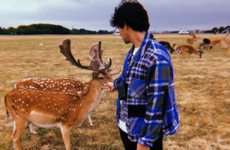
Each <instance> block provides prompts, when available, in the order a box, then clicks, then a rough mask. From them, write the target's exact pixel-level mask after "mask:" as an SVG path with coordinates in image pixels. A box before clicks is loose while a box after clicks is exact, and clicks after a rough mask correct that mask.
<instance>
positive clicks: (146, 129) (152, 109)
mask: <svg viewBox="0 0 230 150" xmlns="http://www.w3.org/2000/svg"><path fill="white" fill-rule="evenodd" d="M170 70H171V69H170V64H169V63H168V62H167V61H165V60H154V61H153V63H152V65H151V66H150V67H149V68H148V73H147V83H148V84H147V96H148V99H147V103H148V104H147V109H146V114H145V119H144V125H143V126H142V129H141V137H140V138H139V141H138V142H139V143H141V144H143V145H146V146H153V142H154V141H155V140H156V139H157V138H158V136H159V134H160V131H161V128H162V122H163V115H162V107H163V102H164V101H167V98H165V95H167V94H168V93H166V92H167V89H168V85H169V81H170Z"/></svg>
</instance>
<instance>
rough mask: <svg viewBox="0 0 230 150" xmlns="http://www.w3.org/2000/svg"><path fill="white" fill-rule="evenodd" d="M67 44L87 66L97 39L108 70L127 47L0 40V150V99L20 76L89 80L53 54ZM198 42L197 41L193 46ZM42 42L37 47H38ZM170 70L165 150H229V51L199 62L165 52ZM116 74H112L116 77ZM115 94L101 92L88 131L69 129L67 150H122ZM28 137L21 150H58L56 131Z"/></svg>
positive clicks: (0, 116)
mask: <svg viewBox="0 0 230 150" xmlns="http://www.w3.org/2000/svg"><path fill="white" fill-rule="evenodd" d="M197 36H198V37H201V39H202V38H211V39H221V38H222V37H223V36H224V35H212V34H198V35H197ZM189 37H190V36H189V35H168V34H164V35H160V34H159V35H155V38H156V39H157V40H158V41H161V40H165V41H169V42H170V43H176V46H179V45H181V44H186V39H187V38H189ZM65 38H70V39H71V40H72V52H73V55H74V56H75V57H76V58H80V59H81V63H82V64H85V65H88V64H89V61H88V60H87V59H86V57H87V56H88V50H89V48H90V47H91V45H92V44H93V43H97V42H98V41H99V40H100V41H102V48H103V49H104V50H105V51H104V53H103V59H104V60H107V58H111V59H112V62H113V64H112V67H111V68H114V69H115V68H116V65H118V66H120V67H122V64H123V61H124V57H125V54H126V53H127V51H128V50H129V48H130V47H131V45H125V44H124V43H123V41H122V39H121V37H120V36H112V35H93V36H87V35H85V36H82V35H81V36H78V35H44V36H0V149H7V150H11V149H13V147H12V140H11V133H12V120H11V118H10V119H9V120H7V118H6V112H5V106H4V102H3V97H4V95H5V94H6V93H7V92H9V91H10V90H11V89H13V85H14V83H16V82H17V81H19V80H21V79H22V78H25V77H34V76H37V77H50V78H63V77H73V78H76V79H79V80H80V81H82V82H86V81H89V80H90V78H91V71H88V70H82V69H80V68H77V67H75V66H72V65H70V63H69V62H67V61H66V60H65V58H64V56H63V55H62V54H61V53H60V52H59V49H58V44H60V43H61V42H62V40H63V39H65ZM201 39H200V40H199V41H198V42H197V45H196V46H195V47H196V48H197V47H198V45H199V43H201ZM39 43H43V45H39ZM171 57H172V61H173V65H174V71H175V90H176V100H177V104H178V109H179V115H180V123H181V127H180V129H179V131H178V132H177V133H176V134H175V135H172V136H168V137H165V138H164V149H165V150H229V149H230V80H229V79H230V51H227V48H226V47H225V45H224V43H222V45H221V50H216V51H213V50H209V51H205V54H204V55H203V58H201V59H200V58H199V57H198V55H194V54H193V55H191V58H190V60H188V59H187V57H185V59H184V62H183V61H182V60H181V59H178V60H177V52H175V53H172V54H171ZM117 76H118V75H116V76H114V78H115V77H117ZM116 97H117V93H116V92H114V93H109V92H105V94H104V96H103V98H102V101H101V102H100V105H99V107H97V108H96V109H95V110H94V111H93V112H92V113H91V114H90V115H91V117H92V120H93V124H94V125H93V127H90V126H89V123H88V120H86V121H85V122H84V123H83V125H82V126H81V127H78V128H74V129H73V130H72V131H71V144H72V149H73V150H76V149H78V150H122V149H123V147H122V143H121V140H120V137H119V132H118V127H117V125H116V119H115V115H116ZM37 130H38V134H37V135H33V134H31V133H30V132H29V129H28V128H27V129H26V130H25V132H24V133H23V135H22V136H21V141H22V144H23V147H24V149H27V150H63V149H64V143H63V140H62V137H61V132H60V130H59V129H57V128H50V129H44V128H38V129H37Z"/></svg>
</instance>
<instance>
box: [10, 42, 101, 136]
mask: <svg viewBox="0 0 230 150" xmlns="http://www.w3.org/2000/svg"><path fill="white" fill-rule="evenodd" d="M97 48H98V44H97V43H95V44H93V45H92V46H91V48H90V49H89V55H90V56H88V57H87V58H88V59H89V60H90V66H96V67H97V66H98V61H97ZM100 54H101V55H102V54H103V49H101V50H100ZM20 88H31V89H36V90H48V91H61V92H68V93H73V94H76V95H78V96H81V95H83V94H85V93H87V91H88V89H89V83H82V82H80V81H79V80H76V79H73V78H56V79H52V78H41V77H32V78H24V79H22V80H21V81H19V82H18V83H16V84H15V85H14V89H20ZM88 121H89V124H90V127H92V126H93V122H92V119H91V117H90V115H88ZM29 128H30V132H31V133H32V134H37V132H36V131H35V130H34V127H33V124H29Z"/></svg>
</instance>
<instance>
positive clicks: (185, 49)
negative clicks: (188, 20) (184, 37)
mask: <svg viewBox="0 0 230 150" xmlns="http://www.w3.org/2000/svg"><path fill="white" fill-rule="evenodd" d="M176 50H177V52H178V57H177V59H178V58H179V57H180V55H181V54H182V58H183V55H184V54H188V57H189V59H190V55H191V54H197V55H199V57H200V58H202V54H203V53H204V51H202V50H196V49H195V48H194V47H193V46H191V45H180V46H178V47H177V48H176Z"/></svg>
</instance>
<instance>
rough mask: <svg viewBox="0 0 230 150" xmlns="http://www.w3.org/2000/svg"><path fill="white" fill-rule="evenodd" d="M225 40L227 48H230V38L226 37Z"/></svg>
mask: <svg viewBox="0 0 230 150" xmlns="http://www.w3.org/2000/svg"><path fill="white" fill-rule="evenodd" d="M223 41H224V43H225V44H226V46H227V49H228V50H230V38H227V37H224V38H223Z"/></svg>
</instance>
